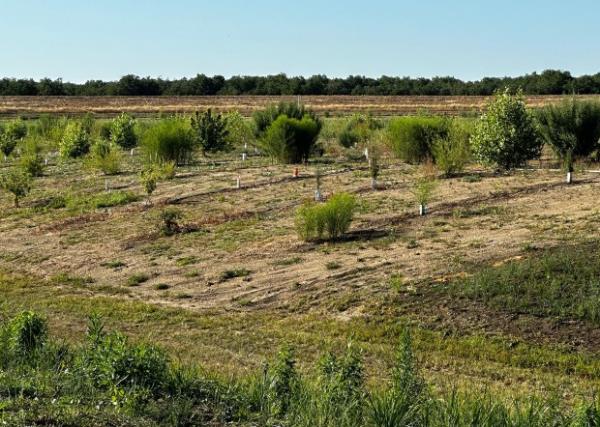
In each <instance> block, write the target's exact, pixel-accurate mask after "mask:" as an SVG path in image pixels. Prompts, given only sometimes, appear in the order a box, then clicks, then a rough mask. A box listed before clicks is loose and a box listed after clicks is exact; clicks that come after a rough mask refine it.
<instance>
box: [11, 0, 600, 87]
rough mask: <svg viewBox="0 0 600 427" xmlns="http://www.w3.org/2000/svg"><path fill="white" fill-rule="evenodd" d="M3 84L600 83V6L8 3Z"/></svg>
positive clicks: (525, 2)
mask: <svg viewBox="0 0 600 427" xmlns="http://www.w3.org/2000/svg"><path fill="white" fill-rule="evenodd" d="M0 6H1V7H0V77H17V78H25V77H26V78H35V79H39V78H43V77H50V78H53V79H55V78H62V79H63V80H64V81H72V82H84V81H86V80H91V79H102V80H116V79H118V78H120V77H121V76H123V75H125V74H137V75H140V76H153V77H163V78H170V79H173V78H181V77H193V76H195V75H196V74H198V73H204V74H207V75H215V74H220V75H223V76H225V77H229V76H232V75H267V74H277V73H286V74H287V75H289V76H296V75H303V76H311V75H314V74H326V75H328V76H330V77H346V76H348V75H365V76H370V77H379V76H381V75H389V76H410V77H433V76H454V77H458V78H461V79H463V80H476V79H480V78H481V77H484V76H516V75H522V74H525V73H531V72H533V71H538V72H540V71H543V70H544V69H549V68H551V69H562V70H569V71H571V72H572V73H573V75H581V74H595V73H597V72H600V26H599V25H598V19H599V17H600V1H598V0H570V1H566V0H520V1H517V0H495V1H491V0H487V1H486V0H479V1H476V0H454V1H452V0H447V1H442V0H418V1H408V0H396V1H393V0H362V1H357V0H344V1H335V0H329V1H327V0H320V1H317V0H296V1H282V0H278V1H275V0H246V1H244V0H196V1H193V0H170V1H166V0H163V1H158V0H139V1H134V0H46V1H44V0H0Z"/></svg>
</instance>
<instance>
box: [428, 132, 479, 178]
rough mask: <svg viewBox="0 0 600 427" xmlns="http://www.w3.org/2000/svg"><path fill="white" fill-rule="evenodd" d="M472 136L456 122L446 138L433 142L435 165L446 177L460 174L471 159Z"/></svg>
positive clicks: (432, 149)
mask: <svg viewBox="0 0 600 427" xmlns="http://www.w3.org/2000/svg"><path fill="white" fill-rule="evenodd" d="M470 136H471V134H470V132H469V129H467V128H466V126H464V125H463V124H461V123H459V122H457V121H455V122H454V123H453V124H452V126H450V129H449V131H448V134H447V135H446V136H445V137H441V138H438V139H436V140H434V141H433V145H432V147H431V153H432V154H433V160H434V162H435V165H436V166H437V167H438V168H439V169H440V170H441V171H442V172H443V173H444V175H446V176H451V175H454V174H456V173H460V172H462V171H463V170H464V168H465V166H466V165H467V164H468V163H469V160H470V158H471V144H470V142H469V138H470Z"/></svg>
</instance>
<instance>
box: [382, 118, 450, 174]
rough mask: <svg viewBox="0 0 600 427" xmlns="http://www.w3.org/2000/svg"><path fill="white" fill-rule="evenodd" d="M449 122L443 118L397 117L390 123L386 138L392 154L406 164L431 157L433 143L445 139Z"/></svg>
mask: <svg viewBox="0 0 600 427" xmlns="http://www.w3.org/2000/svg"><path fill="white" fill-rule="evenodd" d="M449 129H450V122H449V120H448V119H446V118H444V117H399V118H396V119H393V120H392V121H390V124H389V126H388V131H387V136H388V142H389V144H390V145H391V148H392V150H393V152H394V154H395V155H396V156H397V157H398V158H400V159H401V160H403V161H405V162H407V163H420V162H422V161H424V160H425V159H427V158H431V157H432V154H433V153H432V146H433V143H434V141H436V140H439V139H443V138H446V137H447V136H448V133H449Z"/></svg>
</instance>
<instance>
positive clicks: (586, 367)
mask: <svg viewBox="0 0 600 427" xmlns="http://www.w3.org/2000/svg"><path fill="white" fill-rule="evenodd" d="M140 161H141V160H140V159H138V157H137V156H134V157H131V158H128V159H127V162H128V164H127V167H126V168H125V171H124V172H123V173H121V174H120V175H118V176H116V177H110V178H105V177H103V176H99V175H95V174H93V173H90V172H89V171H87V170H85V169H82V167H81V164H79V163H77V162H72V163H67V164H64V163H53V162H52V161H51V162H50V165H49V167H48V169H47V170H46V173H45V176H44V177H42V178H39V179H38V180H37V181H36V185H35V187H34V189H33V191H32V193H31V194H30V195H29V196H28V197H27V198H26V199H25V200H23V202H22V207H21V208H19V209H17V208H13V207H12V200H11V199H10V198H9V197H8V196H7V195H6V194H3V195H2V196H0V236H1V237H2V246H1V247H0V272H2V274H1V275H0V288H1V291H2V295H3V296H2V301H3V306H4V308H5V310H6V311H7V312H15V311H18V310H20V309H23V308H29V309H32V308H33V309H36V310H38V311H40V312H42V313H45V314H46V315H48V318H49V319H50V320H51V328H52V330H53V331H54V332H55V333H56V334H58V335H59V336H61V337H62V338H64V339H67V340H70V339H72V337H74V336H75V335H76V334H80V333H81V332H82V330H83V328H84V324H85V316H86V315H87V314H89V313H90V312H92V311H97V312H99V313H101V314H102V315H103V316H104V317H105V318H106V319H107V321H108V322H109V325H111V326H114V327H119V328H120V329H122V330H124V331H126V332H127V333H129V334H131V335H132V336H134V337H137V338H144V339H151V340H154V341H157V342H159V343H161V344H163V345H165V346H166V347H167V348H169V349H173V350H174V351H175V352H176V354H177V355H178V357H180V358H181V359H182V360H194V361H195V362H200V363H201V364H202V365H203V366H205V367H207V368H209V369H214V370H220V371H225V372H230V373H232V374H241V373H244V372H248V371H249V370H251V369H256V368H257V367H259V366H260V365H261V363H262V361H263V360H264V359H265V358H266V357H268V356H269V355H271V354H272V353H273V351H274V349H276V348H277V347H278V346H280V345H282V344H283V343H284V342H291V343H293V344H294V345H295V346H296V347H297V348H299V349H300V353H301V354H302V358H301V363H302V364H308V363H312V362H313V361H314V360H315V359H316V358H318V355H319V354H320V353H321V352H322V351H324V350H326V349H328V348H343V347H344V346H345V345H346V343H347V342H348V340H349V339H351V340H354V341H355V342H358V343H359V344H360V345H361V347H362V348H363V349H364V352H365V357H366V360H367V367H368V371H369V373H370V374H373V376H372V378H375V379H376V378H377V375H378V373H379V372H383V371H384V369H387V368H388V367H389V364H390V363H391V361H392V360H391V358H392V355H393V351H392V347H393V345H394V342H395V339H396V338H395V337H396V336H397V333H398V328H400V327H401V326H402V325H406V324H409V325H412V326H413V327H414V329H415V331H416V332H415V340H416V346H417V349H418V351H419V354H421V355H422V358H423V363H424V367H425V369H426V373H427V376H428V378H430V379H431V380H432V381H433V382H434V383H435V384H438V385H439V386H440V387H444V386H447V385H448V383H449V381H451V382H452V384H459V385H460V386H461V387H467V388H471V387H474V386H477V387H489V388H491V389H492V390H495V391H497V392H498V393H499V394H501V395H502V394H506V393H511V394H512V393H517V394H518V393H531V394H535V393H538V392H542V391H547V390H548V389H553V390H560V392H561V393H562V394H564V396H567V397H569V398H570V397H576V396H582V395H586V393H588V392H590V390H592V389H594V388H595V387H597V386H599V385H600V358H598V357H597V356H596V354H597V351H598V350H599V349H600V332H599V330H598V329H597V328H596V327H595V324H594V322H590V321H587V320H585V319H577V318H572V317H571V318H569V317H566V318H565V317H564V316H554V315H548V316H540V315H538V314H535V313H534V312H528V311H527V310H525V311H519V310H512V309H502V308H498V307H495V306H490V305H489V304H486V303H484V302H482V301H479V300H477V299H471V298H465V297H455V296H453V294H452V293H451V291H450V289H451V288H452V286H451V284H452V283H454V281H456V280H460V279H461V278H464V277H468V276H470V275H471V274H473V273H474V272H475V271H477V270H478V269H481V268H483V267H485V266H490V267H492V268H494V266H495V267H499V266H502V265H504V264H506V263H510V262H518V260H522V259H527V258H529V257H535V256H536V254H538V253H540V251H544V250H546V248H554V247H560V246H561V245H565V244H568V245H583V244H585V242H587V241H588V240H589V239H590V238H593V237H594V236H597V230H598V224H599V223H600V211H599V210H598V207H597V200H598V198H597V197H598V196H597V195H598V188H599V185H600V175H598V174H596V173H591V172H580V173H578V174H577V182H576V184H575V185H572V186H566V185H565V184H563V182H562V180H563V177H562V174H561V173H559V172H553V171H550V170H527V171H520V172H514V173H512V174H495V173H492V172H490V171H484V170H478V169H472V170H469V171H468V172H467V173H465V174H464V175H462V176H459V177H456V178H452V179H444V180H442V181H441V183H440V185H439V187H438V189H437V191H436V195H435V197H434V201H433V203H432V204H431V214H430V215H428V216H426V217H419V216H418V215H417V209H416V204H415V202H414V197H413V195H412V194H411V192H410V189H411V188H412V185H413V182H414V179H415V170H414V167H413V166H408V165H402V164H399V163H398V162H396V161H394V160H393V159H391V158H390V159H387V161H386V163H385V164H384V167H383V171H382V175H381V178H380V188H378V189H377V190H372V189H371V188H370V185H369V177H368V171H367V168H366V164H365V163H364V162H349V161H342V162H340V161H338V162H333V163H328V164H325V165H324V166H323V173H324V177H323V183H322V187H323V190H324V191H325V192H326V194H331V193H335V192H340V191H346V192H350V193H354V194H356V196H357V197H358V200H359V211H358V214H357V216H356V220H355V221H354V223H353V226H352V228H351V231H350V233H349V234H348V235H347V236H346V237H345V238H344V239H343V240H341V241H338V242H333V243H304V242H302V241H300V240H299V239H298V238H297V236H296V233H295V230H294V212H295V208H296V207H297V206H299V205H300V204H301V203H302V201H303V200H305V199H307V198H310V197H311V194H312V191H313V189H314V173H315V166H314V165H312V166H305V167H302V168H300V176H299V177H298V178H292V168H291V167H290V166H279V165H272V164H270V163H268V162H267V160H265V159H262V158H254V157H253V158H250V159H249V160H248V161H247V162H246V163H241V162H240V161H238V160H235V159H233V158H231V157H226V158H219V159H210V160H202V161H199V162H197V163H196V164H193V165H191V166H188V167H185V168H181V169H179V170H178V173H177V176H176V177H175V178H174V179H172V180H170V181H165V182H161V183H160V184H159V187H158V190H157V191H156V193H155V194H154V195H153V198H152V205H151V206H148V205H147V204H146V202H145V200H144V197H143V191H142V189H141V188H140V185H139V181H138V178H137V173H136V172H135V171H136V170H137V169H139V162H140ZM3 167H6V165H3ZM238 176H240V177H241V183H242V188H241V189H236V188H235V181H236V178H237V177H238ZM107 185H108V188H109V190H108V191H106V190H105V188H106V186H107ZM57 200H61V203H55V202H56V201H57ZM167 206H176V207H178V208H180V209H181V210H182V211H183V213H184V218H183V220H182V225H183V229H184V230H185V232H183V233H180V234H177V235H175V236H162V235H160V234H159V233H158V232H157V224H158V213H159V212H160V211H161V210H162V209H164V208H165V207H167Z"/></svg>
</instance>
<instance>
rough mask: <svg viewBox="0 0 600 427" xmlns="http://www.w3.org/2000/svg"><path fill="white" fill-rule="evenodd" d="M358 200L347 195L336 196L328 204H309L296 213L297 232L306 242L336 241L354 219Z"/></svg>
mask: <svg viewBox="0 0 600 427" xmlns="http://www.w3.org/2000/svg"><path fill="white" fill-rule="evenodd" d="M355 208H356V199H355V197H354V196H352V195H350V194H346V193H340V194H336V195H334V196H333V197H332V198H331V199H329V200H328V201H327V202H326V203H323V204H321V203H315V202H308V203H306V204H304V205H303V206H301V207H300V208H299V209H298V211H297V212H296V231H297V232H298V236H299V237H300V238H301V239H302V240H305V241H310V240H321V239H323V238H324V236H327V238H328V239H330V240H335V239H337V238H339V237H340V236H341V235H343V234H344V233H345V232H346V231H348V228H350V224H351V223H352V219H353V217H354V211H355Z"/></svg>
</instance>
